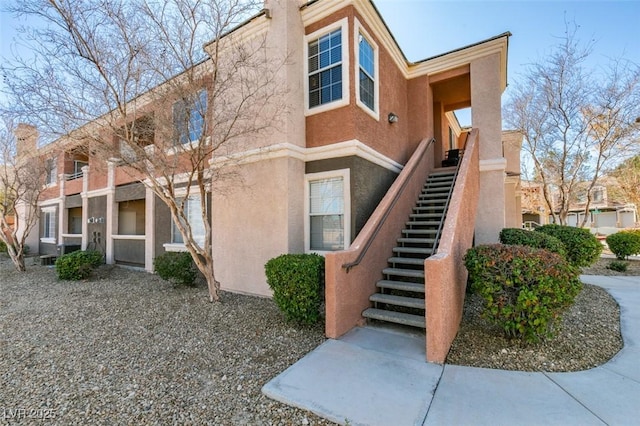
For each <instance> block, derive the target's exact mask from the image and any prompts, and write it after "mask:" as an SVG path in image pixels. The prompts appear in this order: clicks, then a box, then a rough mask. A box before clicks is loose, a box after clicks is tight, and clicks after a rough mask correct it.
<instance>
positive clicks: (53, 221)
mask: <svg viewBox="0 0 640 426" xmlns="http://www.w3.org/2000/svg"><path fill="white" fill-rule="evenodd" d="M56 210H57V209H56V208H55V207H43V208H42V209H41V210H40V214H41V218H42V219H43V220H44V218H45V217H46V215H47V214H49V215H51V216H50V217H49V229H50V230H51V233H52V234H53V236H52V235H44V232H45V230H46V226H43V228H42V233H43V236H42V237H41V238H40V242H43V243H47V244H55V243H56V241H57V240H56V226H57V225H58V218H57V217H56V216H57V215H56ZM51 225H53V228H51Z"/></svg>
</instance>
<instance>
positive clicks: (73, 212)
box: [67, 207, 82, 234]
mask: <svg viewBox="0 0 640 426" xmlns="http://www.w3.org/2000/svg"><path fill="white" fill-rule="evenodd" d="M67 232H68V233H69V234H82V207H73V208H70V209H69V221H68V229H67Z"/></svg>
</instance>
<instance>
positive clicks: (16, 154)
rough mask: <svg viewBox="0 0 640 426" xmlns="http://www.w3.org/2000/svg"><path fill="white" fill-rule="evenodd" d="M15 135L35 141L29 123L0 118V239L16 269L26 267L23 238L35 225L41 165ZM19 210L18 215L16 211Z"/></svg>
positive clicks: (25, 239) (31, 150)
mask: <svg viewBox="0 0 640 426" xmlns="http://www.w3.org/2000/svg"><path fill="white" fill-rule="evenodd" d="M16 134H17V135H20V136H21V137H23V138H25V139H30V140H32V141H35V138H37V135H36V134H35V129H34V128H32V127H31V126H24V125H22V126H14V124H13V121H12V120H11V119H9V118H8V117H3V120H2V124H1V125H0V241H2V242H4V243H5V244H6V246H7V253H8V254H9V256H10V257H11V261H12V262H13V264H14V266H15V267H16V269H17V270H18V271H20V272H23V271H25V270H26V265H25V261H24V256H25V252H26V250H27V245H26V241H27V237H28V235H29V233H30V232H31V230H32V229H33V228H34V227H35V226H36V225H37V224H38V208H37V204H38V197H39V196H40V193H41V191H42V190H43V189H44V187H45V186H44V183H45V182H44V176H45V164H44V163H43V161H42V160H41V159H40V158H39V157H38V156H37V155H35V154H36V153H35V152H34V150H33V149H28V147H21V146H19V143H26V141H24V140H21V141H19V140H18V137H16ZM18 213H20V214H18Z"/></svg>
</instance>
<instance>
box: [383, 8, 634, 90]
mask: <svg viewBox="0 0 640 426" xmlns="http://www.w3.org/2000/svg"><path fill="white" fill-rule="evenodd" d="M374 2H375V4H376V6H377V8H378V10H379V11H380V14H381V15H382V17H383V18H384V20H385V21H386V23H387V25H388V26H389V28H390V29H391V32H392V33H393V35H394V36H395V38H396V40H397V41H398V44H399V45H400V48H401V49H402V50H403V52H404V53H405V55H406V56H407V58H408V59H409V60H410V61H416V60H420V59H424V58H427V57H431V56H434V55H437V54H440V53H444V52H448V51H450V50H454V49H457V48H459V47H463V46H466V45H469V44H473V43H476V42H478V41H481V40H485V39H488V38H491V37H493V36H496V35H499V34H501V33H504V32H506V31H509V32H511V33H512V37H511V38H510V40H509V64H508V67H509V68H508V72H509V76H508V79H509V82H513V81H514V79H516V78H518V74H521V73H522V72H523V71H524V68H525V66H526V64H528V63H532V62H535V61H536V60H538V59H539V58H541V57H543V56H545V55H546V54H547V53H549V51H550V49H551V47H552V46H553V45H555V44H557V43H558V42H559V39H558V37H561V36H562V35H563V34H564V32H565V25H564V22H565V18H566V20H567V21H570V22H573V21H575V22H576V24H578V25H579V26H580V28H579V30H578V38H579V39H580V40H582V41H584V42H588V41H591V40H593V41H594V42H595V46H594V50H593V54H592V56H591V58H590V64H589V65H590V66H594V67H598V66H601V65H603V64H605V63H606V62H607V61H608V58H618V57H625V58H627V59H629V60H632V61H634V62H635V63H637V64H640V1H638V0H636V1H620V0H618V1H614V0H609V1H584V0H583V1H531V0H529V1H522V0H510V1H477V0H476V1H455V0H450V1H432V0H374Z"/></svg>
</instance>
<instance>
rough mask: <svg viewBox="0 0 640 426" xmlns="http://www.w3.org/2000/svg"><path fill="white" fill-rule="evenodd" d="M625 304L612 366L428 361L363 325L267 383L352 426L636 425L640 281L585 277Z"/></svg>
mask: <svg viewBox="0 0 640 426" xmlns="http://www.w3.org/2000/svg"><path fill="white" fill-rule="evenodd" d="M581 279H582V281H583V282H585V283H587V284H593V285H598V286H601V287H603V288H605V289H606V290H607V291H609V293H610V294H611V295H612V296H613V297H614V298H615V299H616V301H617V302H618V304H619V305H620V315H621V318H620V321H621V331H622V336H623V339H624V348H623V349H622V350H621V351H620V352H619V353H618V354H617V355H616V356H615V357H614V358H613V359H612V360H610V361H609V362H607V363H606V364H604V365H602V366H600V367H597V368H593V369H591V370H586V371H580V372H572V373H530V372H520V371H504V370H494V369H485V368H475V367H462V366H456V365H447V364H445V365H440V364H431V363H427V362H425V361H424V358H425V355H424V338H423V337H422V336H418V335H414V334H409V333H400V332H397V331H393V330H388V329H380V328H369V327H364V328H356V329H354V330H352V331H351V332H349V333H348V334H347V335H346V336H344V337H342V338H341V339H339V340H327V341H326V342H324V343H323V344H322V345H320V346H319V347H318V348H316V349H315V350H314V351H313V352H311V353H309V354H308V355H307V356H305V357H304V358H302V359H301V360H300V361H298V362H297V363H296V364H294V365H292V366H291V367H289V368H288V369H287V370H285V371H284V372H283V373H282V374H280V375H279V376H277V377H276V378H274V379H273V380H271V381H270V382H269V383H267V384H266V385H265V386H264V387H263V389H262V391H263V392H264V393H265V394H266V395H267V396H269V397H270V398H273V399H275V400H278V401H281V402H284V403H286V404H289V405H294V406H296V407H299V408H302V409H306V410H309V411H311V412H313V413H315V414H317V415H319V416H321V417H324V418H327V419H329V420H332V421H334V422H336V423H340V424H349V425H423V424H424V425H449V424H455V425H507V424H508V425H512V424H518V425H541V424H544V425H603V424H608V425H627V424H633V423H636V422H638V421H640V420H639V419H640V367H639V364H640V277H603V276H582V277H581Z"/></svg>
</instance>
